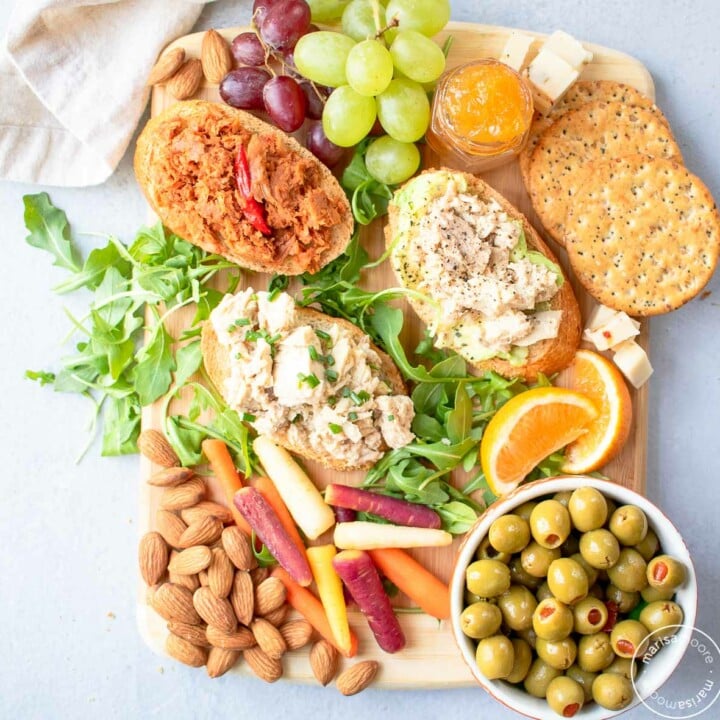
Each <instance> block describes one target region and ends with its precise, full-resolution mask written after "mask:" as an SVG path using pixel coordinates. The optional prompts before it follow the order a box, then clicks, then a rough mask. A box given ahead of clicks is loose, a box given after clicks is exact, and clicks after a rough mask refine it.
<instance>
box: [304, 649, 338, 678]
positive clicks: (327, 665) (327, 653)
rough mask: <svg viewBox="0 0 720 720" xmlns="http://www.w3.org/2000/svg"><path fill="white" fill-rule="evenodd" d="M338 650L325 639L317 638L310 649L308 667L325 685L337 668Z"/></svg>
mask: <svg viewBox="0 0 720 720" xmlns="http://www.w3.org/2000/svg"><path fill="white" fill-rule="evenodd" d="M339 658H340V655H339V653H338V651H337V650H336V649H335V648H334V647H333V646H332V645H331V644H330V643H329V642H328V641H327V640H318V641H317V642H316V643H314V644H313V646H312V649H311V650H310V667H311V668H312V671H313V675H314V676H315V677H316V678H317V681H318V682H319V683H320V684H321V685H327V684H328V683H329V682H330V681H331V680H332V679H333V678H334V677H335V673H336V672H337V669H338V660H339Z"/></svg>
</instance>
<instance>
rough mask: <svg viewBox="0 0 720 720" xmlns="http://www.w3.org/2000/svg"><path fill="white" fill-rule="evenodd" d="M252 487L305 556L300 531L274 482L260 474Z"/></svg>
mask: <svg viewBox="0 0 720 720" xmlns="http://www.w3.org/2000/svg"><path fill="white" fill-rule="evenodd" d="M253 487H254V488H255V489H256V490H257V491H258V492H259V493H260V494H261V495H262V496H263V497H264V498H265V500H266V501H267V503H268V505H270V507H271V508H272V509H273V510H274V511H275V514H276V515H277V516H278V520H280V523H281V524H282V526H283V527H284V528H285V532H286V533H287V534H288V535H289V536H290V539H291V540H292V541H293V544H294V545H296V546H297V548H298V550H299V551H300V552H301V553H302V555H303V556H306V552H305V543H304V542H303V539H302V537H300V533H299V532H298V529H297V525H295V521H294V520H293V519H292V515H291V514H290V511H289V510H288V509H287V506H286V505H285V503H284V502H283V499H282V498H281V497H280V493H279V492H278V491H277V488H276V487H275V483H273V481H272V480H271V479H270V478H269V477H264V476H262V475H260V476H259V477H257V478H255V480H254V481H253Z"/></svg>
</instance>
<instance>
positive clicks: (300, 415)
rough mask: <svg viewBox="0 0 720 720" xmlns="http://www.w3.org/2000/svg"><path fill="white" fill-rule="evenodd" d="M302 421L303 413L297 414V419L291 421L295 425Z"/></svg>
mask: <svg viewBox="0 0 720 720" xmlns="http://www.w3.org/2000/svg"><path fill="white" fill-rule="evenodd" d="M300 420H302V413H297V414H296V415H295V417H294V418H293V419H292V420H291V421H290V422H291V423H293V424H295V423H296V422H298V421H300Z"/></svg>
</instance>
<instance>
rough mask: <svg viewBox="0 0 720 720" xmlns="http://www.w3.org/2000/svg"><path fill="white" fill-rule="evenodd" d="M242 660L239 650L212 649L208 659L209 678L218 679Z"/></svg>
mask: <svg viewBox="0 0 720 720" xmlns="http://www.w3.org/2000/svg"><path fill="white" fill-rule="evenodd" d="M239 658H240V653H239V652H238V651H237V650H226V649H225V648H218V647H214V648H210V652H209V653H208V658H207V674H208V677H211V678H217V677H220V676H221V675H224V674H225V673H226V672H227V671H228V670H229V669H230V668H231V667H232V666H233V665H234V664H235V663H236V662H237V661H238V659H239Z"/></svg>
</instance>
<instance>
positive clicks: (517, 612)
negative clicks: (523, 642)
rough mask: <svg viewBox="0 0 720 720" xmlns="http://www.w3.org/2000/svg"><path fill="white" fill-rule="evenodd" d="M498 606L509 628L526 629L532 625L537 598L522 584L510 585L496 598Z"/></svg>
mask: <svg viewBox="0 0 720 720" xmlns="http://www.w3.org/2000/svg"><path fill="white" fill-rule="evenodd" d="M498 607H499V608H500V612H502V616H503V621H504V622H505V624H506V625H507V626H508V627H509V628H510V629H511V630H516V631H517V630H526V629H528V628H531V627H532V619H533V613H534V612H535V608H536V607H537V600H536V599H535V596H534V595H533V594H532V593H531V592H530V591H529V590H528V589H527V588H526V587H525V586H524V585H511V586H510V589H509V590H508V591H507V592H504V593H503V594H502V595H501V596H500V597H499V598H498Z"/></svg>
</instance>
